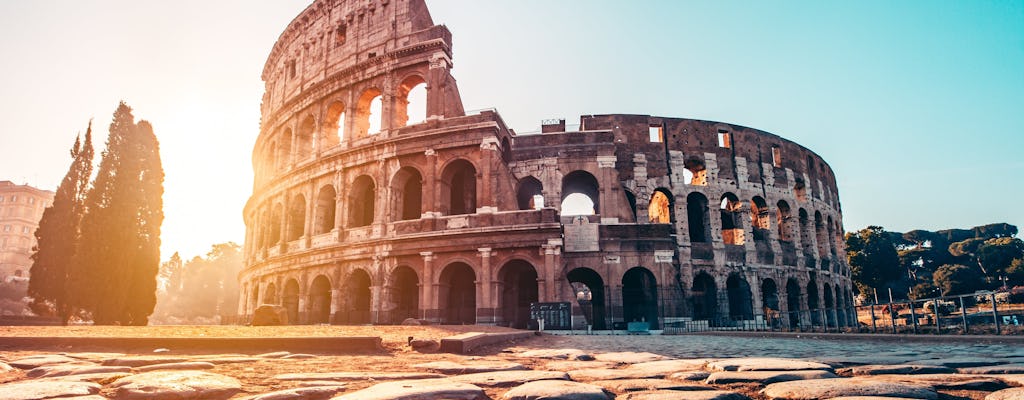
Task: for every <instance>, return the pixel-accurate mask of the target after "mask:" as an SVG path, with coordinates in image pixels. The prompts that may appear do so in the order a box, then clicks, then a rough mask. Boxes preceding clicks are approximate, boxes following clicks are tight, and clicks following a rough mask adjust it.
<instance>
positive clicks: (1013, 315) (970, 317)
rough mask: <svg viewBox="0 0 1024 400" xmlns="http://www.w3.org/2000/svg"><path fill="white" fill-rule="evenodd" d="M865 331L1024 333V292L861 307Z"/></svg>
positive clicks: (860, 318) (990, 293)
mask: <svg viewBox="0 0 1024 400" xmlns="http://www.w3.org/2000/svg"><path fill="white" fill-rule="evenodd" d="M857 320H858V322H859V324H860V327H861V329H860V331H862V332H877V333H915V334H965V335H966V334H994V335H999V334H1020V333H1024V326H1022V325H1024V293H1022V294H1013V293H1010V292H1005V291H1002V292H985V293H975V294H970V295H960V296H946V297H936V298H931V299H924V300H904V301H894V302H891V303H881V304H873V305H865V306H859V307H857Z"/></svg>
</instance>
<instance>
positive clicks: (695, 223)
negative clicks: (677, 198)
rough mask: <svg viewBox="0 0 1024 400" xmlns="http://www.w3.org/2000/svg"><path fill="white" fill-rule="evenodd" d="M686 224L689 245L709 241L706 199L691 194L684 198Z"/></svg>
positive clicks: (699, 195) (709, 224)
mask: <svg viewBox="0 0 1024 400" xmlns="http://www.w3.org/2000/svg"><path fill="white" fill-rule="evenodd" d="M686 223H687V225H688V226H689V228H690V229H689V232H690V242H691V243H706V242H710V241H711V240H710V239H711V230H710V227H711V223H710V221H709V219H708V198H707V197H704V195H703V194H700V193H697V192H693V193H690V194H689V195H687V196H686Z"/></svg>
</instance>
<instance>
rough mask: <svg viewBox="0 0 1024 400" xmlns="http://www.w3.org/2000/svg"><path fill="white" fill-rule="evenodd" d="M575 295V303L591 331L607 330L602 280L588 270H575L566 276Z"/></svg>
mask: <svg viewBox="0 0 1024 400" xmlns="http://www.w3.org/2000/svg"><path fill="white" fill-rule="evenodd" d="M566 278H567V279H568V280H569V283H570V284H571V285H572V288H573V292H575V293H576V302H577V303H578V304H579V306H580V309H581V310H582V311H583V316H584V318H586V319H587V324H588V325H591V327H592V328H593V329H596V330H604V329H607V325H606V324H605V315H604V313H605V311H604V280H603V279H601V274H598V273H597V272H595V271H594V270H592V269H590V268H575V269H573V270H572V271H569V274H568V275H567V276H566Z"/></svg>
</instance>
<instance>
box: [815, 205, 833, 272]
mask: <svg viewBox="0 0 1024 400" xmlns="http://www.w3.org/2000/svg"><path fill="white" fill-rule="evenodd" d="M814 238H815V239H816V240H817V241H818V258H819V259H821V260H824V259H825V258H826V257H828V254H829V251H828V234H827V233H825V221H824V220H822V218H821V212H820V211H815V212H814ZM821 269H823V270H825V269H828V263H827V262H824V261H823V262H822V263H821Z"/></svg>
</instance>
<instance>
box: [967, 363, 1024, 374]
mask: <svg viewBox="0 0 1024 400" xmlns="http://www.w3.org/2000/svg"><path fill="white" fill-rule="evenodd" d="M960 373H961V374H1024V364H1002V365H990V366H987V367H970V368H960Z"/></svg>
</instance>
